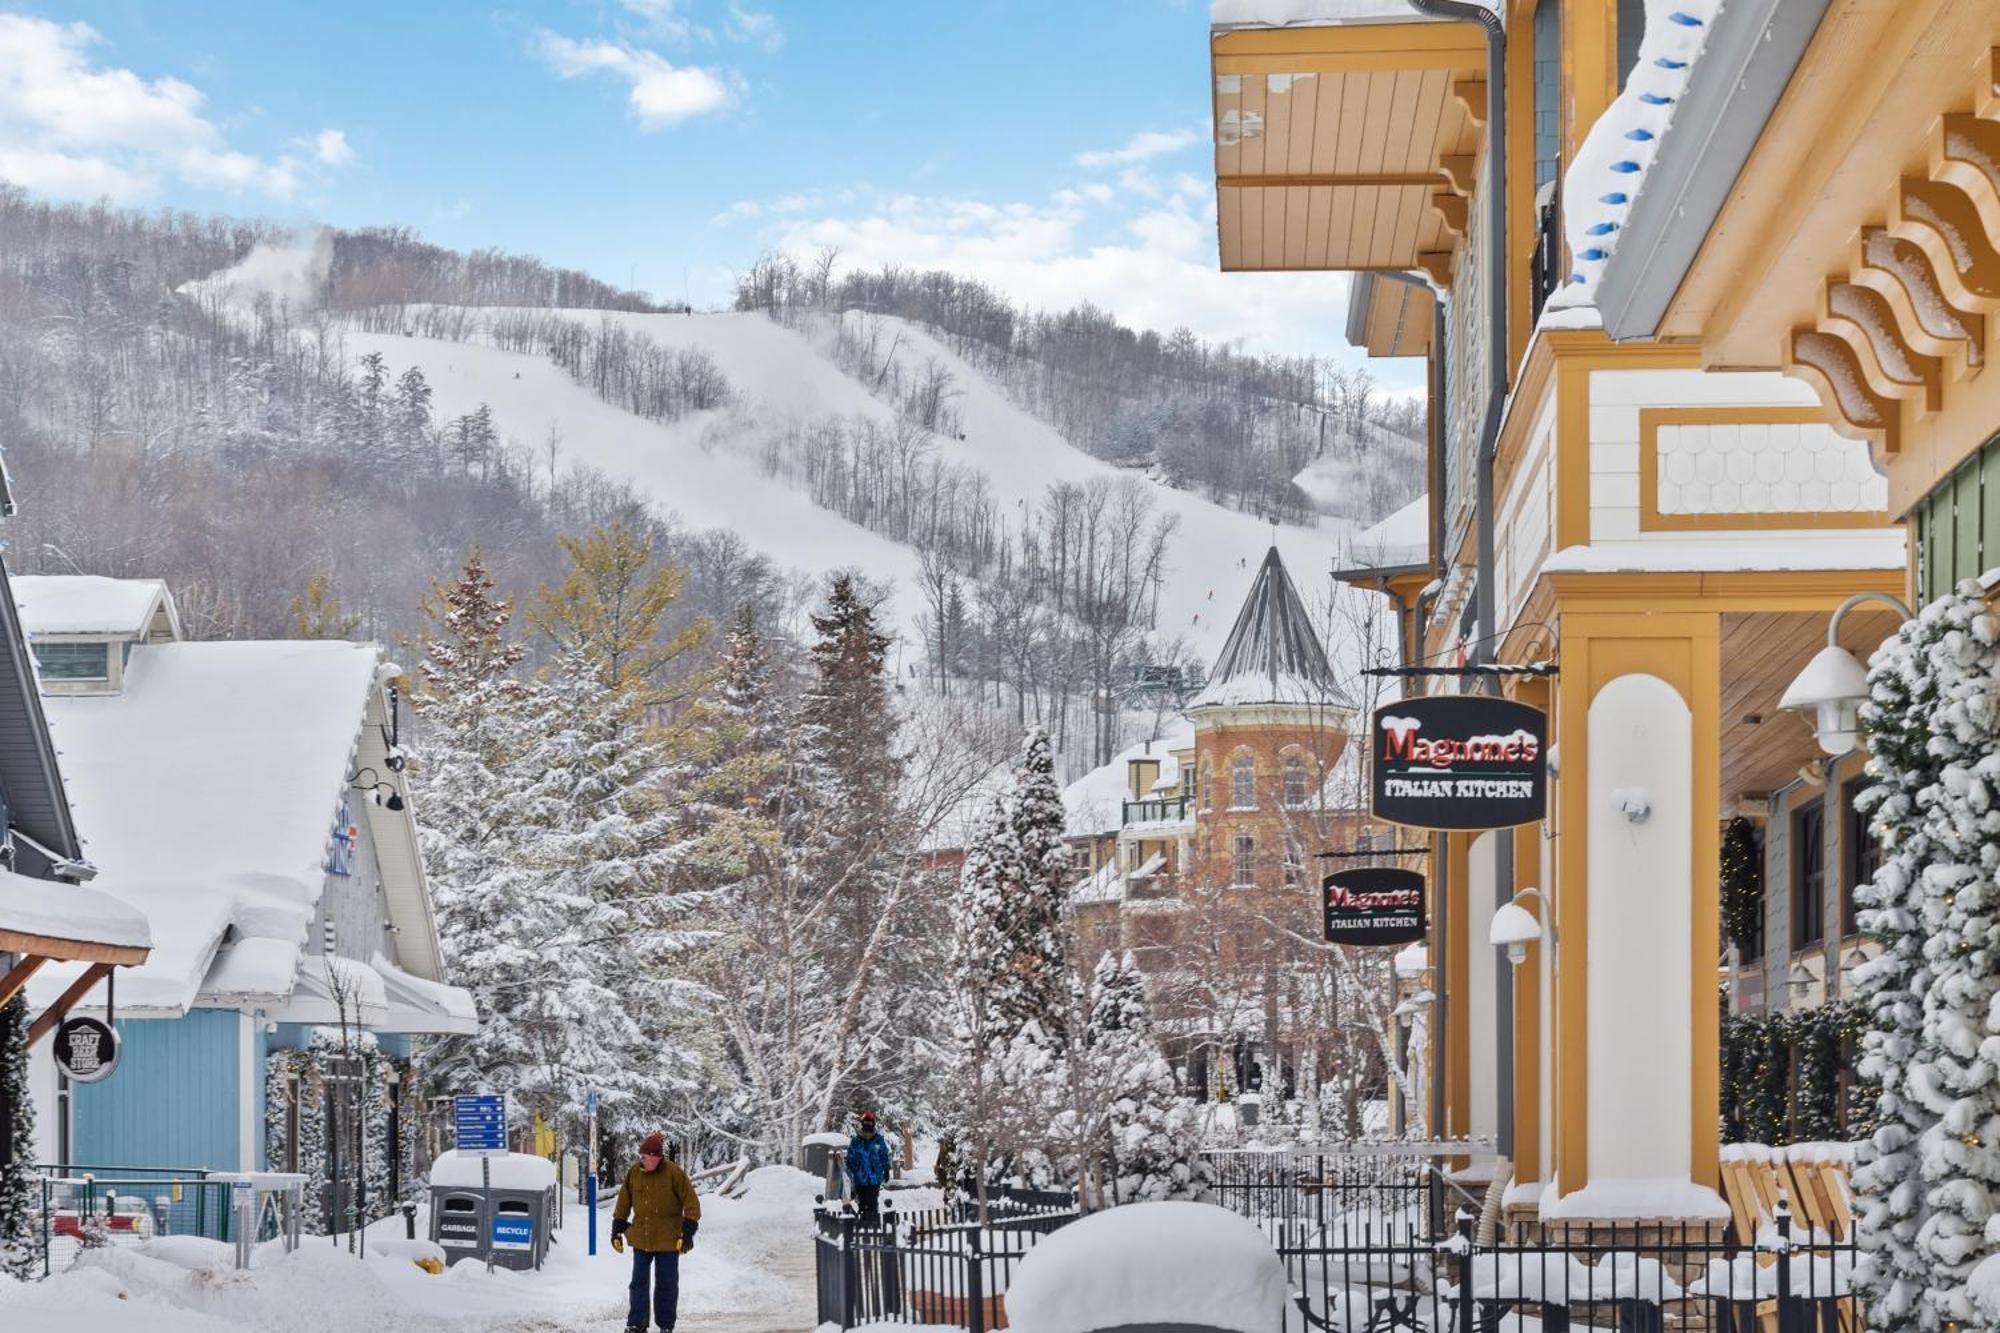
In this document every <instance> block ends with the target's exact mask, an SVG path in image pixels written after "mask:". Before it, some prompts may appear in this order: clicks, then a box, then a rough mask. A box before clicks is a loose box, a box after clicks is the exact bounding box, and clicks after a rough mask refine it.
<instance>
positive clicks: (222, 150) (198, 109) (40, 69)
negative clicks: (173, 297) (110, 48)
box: [0, 14, 300, 202]
mask: <svg viewBox="0 0 2000 1333" xmlns="http://www.w3.org/2000/svg"><path fill="white" fill-rule="evenodd" d="M99 40H100V39H99V37H98V34H97V33H96V31H95V30H93V29H92V28H91V27H90V26H89V25H88V24H84V23H69V24H59V23H53V22H50V21H49V20H47V19H40V18H34V17H31V16H29V15H25V14H0V176H4V177H5V178H7V179H8V180H10V181H12V182H14V183H15V184H17V185H21V186H24V187H26V188H27V189H30V190H34V191H36V192H38V193H42V194H48V195H53V196H58V197H62V198H70V199H78V198H82V199H93V198H98V197H100V196H109V197H110V198H112V199H115V200H118V201H120V202H132V201H135V200H141V199H145V198H147V197H149V196H151V195H153V194H155V193H156V192H157V191H158V190H159V188H160V184H161V182H162V181H163V180H165V179H166V178H169V177H172V178H175V179H178V180H180V181H183V182H185V183H187V184H190V185H196V186H201V187H206V188H213V189H221V190H228V191H232V192H235V191H244V190H254V191H257V192H259V193H262V194H266V195H270V196H272V197H275V198H279V199H284V198H289V197H290V196H291V195H292V194H293V193H294V192H295V191H296V190H297V189H298V186H299V183H300V177H299V169H298V163H297V161H296V160H295V159H293V158H291V157H289V156H284V155H280V156H277V157H274V158H264V157H259V156H256V155H254V154H251V153H246V152H243V151H241V150H239V149H236V148H233V147H231V146H230V145H229V143H228V141H227V139H226V138H225V136H224V135H223V132H222V130H221V128H220V127H219V126H217V125H216V123H215V122H214V121H212V120H210V119H209V118H208V117H207V115H206V114H204V111H203V104H204V102H205V101H206V98H205V97H204V96H203V94H202V92H201V90H200V89H198V88H196V87H194V86H193V85H192V84H189V83H185V82H183V81H182V80H180V79H176V78H173V77H171V76H163V77H161V78H157V79H147V78H144V77H142V76H140V75H138V74H135V73H134V72H133V71H131V70H129V69H118V68H113V67H104V66H97V65H95V64H93V62H92V59H91V51H90V48H91V47H92V46H94V45H95V44H96V43H97V42H98V41H99Z"/></svg>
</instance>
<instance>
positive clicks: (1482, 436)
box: [1408, 0, 1512, 688]
mask: <svg viewBox="0 0 2000 1333" xmlns="http://www.w3.org/2000/svg"><path fill="white" fill-rule="evenodd" d="M1408 3H1409V6H1410V8H1411V9H1413V10H1415V11H1416V12H1417V13H1419V14H1426V15H1429V16H1431V17H1433V18H1441V19H1456V20H1459V21H1461V22H1466V23H1477V24H1478V25H1479V26H1480V27H1481V28H1482V29H1484V30H1485V33H1486V144H1487V148H1486V162H1487V180H1486V194H1487V198H1486V323H1487V343H1488V348H1487V352H1488V357H1487V371H1486V380H1487V385H1486V421H1485V424H1484V425H1483V426H1482V427H1481V428H1480V432H1479V454H1478V466H1477V468H1476V469H1475V471H1476V475H1477V480H1478V498H1477V500H1476V502H1475V503H1476V506H1477V509H1476V522H1477V525H1478V538H1477V540H1478V553H1477V556H1476V559H1477V561H1478V570H1477V573H1478V582H1477V585H1476V591H1475V603H1476V605H1477V607H1478V642H1477V643H1475V644H1474V645H1473V652H1472V660H1473V661H1474V662H1475V663H1478V664H1481V665H1484V664H1486V663H1490V662H1491V661H1492V660H1493V655H1494V643H1493V636H1494V632H1495V629H1494V619H1495V615H1494V596H1495V589H1494V586H1493V460H1494V457H1495V455H1496V454H1497V452H1498V450H1499V443H1500V417H1501V413H1502V410H1503V409H1504V408H1505V406H1506V403H1507V377H1508V373H1509V371H1510V370H1511V369H1512V368H1511V366H1510V365H1509V364H1508V355H1507V265H1508V250H1507V30H1506V28H1505V27H1503V26H1502V25H1501V22H1500V16H1499V15H1498V14H1496V13H1494V12H1493V11H1492V10H1490V9H1488V8H1487V7H1486V6H1485V5H1479V4H1468V3H1466V0H1408ZM1495 688H1497V685H1496V686H1495Z"/></svg>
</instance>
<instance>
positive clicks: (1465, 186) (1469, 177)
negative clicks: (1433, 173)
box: [1438, 153, 1479, 194]
mask: <svg viewBox="0 0 2000 1333" xmlns="http://www.w3.org/2000/svg"><path fill="white" fill-rule="evenodd" d="M1438 170H1440V171H1442V172H1443V173H1444V175H1445V179H1446V180H1448V181H1450V182H1451V188H1452V189H1454V190H1457V191H1458V192H1459V193H1460V194H1471V193H1472V187H1473V185H1474V184H1475V183H1476V182H1477V181H1478V180H1479V158H1478V156H1477V155H1476V154H1473V153H1447V154H1445V155H1444V156H1443V157H1441V158H1439V159H1438Z"/></svg>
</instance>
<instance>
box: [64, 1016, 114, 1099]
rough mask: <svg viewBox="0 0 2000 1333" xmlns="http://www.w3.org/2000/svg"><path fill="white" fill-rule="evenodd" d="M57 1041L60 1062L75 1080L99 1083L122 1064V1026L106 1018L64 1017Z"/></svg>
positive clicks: (73, 1080)
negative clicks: (119, 1034) (119, 1040)
mask: <svg viewBox="0 0 2000 1333" xmlns="http://www.w3.org/2000/svg"><path fill="white" fill-rule="evenodd" d="M55 1045H56V1065H57V1067H58V1068H60V1069H61V1070H62V1071H63V1073H65V1074H67V1075H69V1080H70V1082H72V1083H96V1082H98V1081H99V1080H101V1079H104V1078H108V1077H110V1074H111V1071H112V1070H114V1069H116V1068H117V1067H118V1029H117V1028H114V1027H112V1026H111V1025H110V1024H109V1023H106V1022H105V1021H104V1020H103V1019H100V1018H66V1019H64V1020H63V1021H62V1023H61V1024H60V1025H59V1026H58V1027H57V1028H56V1039H55Z"/></svg>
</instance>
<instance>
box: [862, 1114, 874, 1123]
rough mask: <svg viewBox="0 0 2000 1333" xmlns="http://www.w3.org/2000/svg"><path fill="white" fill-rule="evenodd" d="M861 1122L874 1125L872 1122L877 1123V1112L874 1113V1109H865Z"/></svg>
mask: <svg viewBox="0 0 2000 1333" xmlns="http://www.w3.org/2000/svg"><path fill="white" fill-rule="evenodd" d="M861 1123H862V1124H864V1125H872V1124H874V1123H875V1113H874V1112H873V1111H863V1112H862V1113H861Z"/></svg>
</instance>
